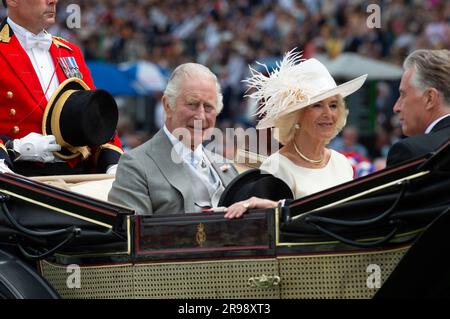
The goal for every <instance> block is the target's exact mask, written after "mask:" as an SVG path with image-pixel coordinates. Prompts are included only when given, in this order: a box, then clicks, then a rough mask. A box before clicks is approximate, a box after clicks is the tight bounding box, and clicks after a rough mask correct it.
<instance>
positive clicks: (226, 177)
mask: <svg viewBox="0 0 450 319" xmlns="http://www.w3.org/2000/svg"><path fill="white" fill-rule="evenodd" d="M204 151H205V155H206V157H208V160H209V162H210V163H211V165H212V166H213V168H214V170H215V171H216V172H217V175H219V177H220V180H221V181H222V185H223V186H224V187H226V186H227V185H228V184H229V183H230V182H231V181H232V180H233V178H235V177H236V176H237V175H238V174H239V173H238V172H237V170H236V168H235V167H234V166H233V165H232V164H230V163H227V161H226V160H225V158H223V157H222V156H219V155H217V154H214V153H212V152H211V151H209V150H207V149H204Z"/></svg>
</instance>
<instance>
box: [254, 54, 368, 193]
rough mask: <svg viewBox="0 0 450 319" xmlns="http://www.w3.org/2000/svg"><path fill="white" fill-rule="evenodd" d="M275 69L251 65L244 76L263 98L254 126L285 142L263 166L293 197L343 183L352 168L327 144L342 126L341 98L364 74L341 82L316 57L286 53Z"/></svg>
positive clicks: (342, 105)
mask: <svg viewBox="0 0 450 319" xmlns="http://www.w3.org/2000/svg"><path fill="white" fill-rule="evenodd" d="M277 66H278V68H277V69H276V70H275V71H273V72H272V73H270V74H269V76H264V75H263V74H261V73H259V72H257V71H255V70H253V69H252V77H250V78H249V79H247V80H246V82H247V83H248V84H249V87H250V88H253V89H254V90H255V91H254V92H253V93H252V94H250V95H249V96H250V97H251V98H255V99H257V100H258V101H259V102H260V103H261V107H260V109H259V111H258V115H260V116H262V119H261V121H260V122H259V123H258V125H257V129H265V128H270V127H272V128H275V130H274V137H275V138H276V139H277V140H278V141H279V142H280V144H282V145H283V147H282V148H281V149H280V150H279V151H278V152H276V153H275V154H272V155H271V156H270V157H269V158H268V159H266V160H265V161H264V162H263V164H262V165H261V169H262V170H266V171H268V172H269V173H271V174H273V175H275V176H276V177H278V178H281V179H282V180H284V181H285V182H286V183H287V184H288V185H289V186H290V187H291V189H292V192H293V194H294V198H300V197H303V196H307V195H309V194H312V193H316V192H319V191H321V190H323V189H326V188H330V187H333V186H336V185H338V184H341V183H344V182H347V181H349V180H351V179H352V178H353V170H352V167H351V165H350V163H349V162H348V161H347V159H346V157H345V156H344V155H342V154H340V153H338V152H336V151H334V150H331V149H328V148H326V145H327V144H328V143H329V142H330V140H331V139H332V138H334V137H335V136H336V135H337V134H338V133H339V131H340V130H341V129H342V128H343V127H344V126H345V123H346V119H347V114H348V110H347V109H346V107H345V103H344V100H343V98H344V97H346V96H347V95H350V94H352V93H353V92H355V91H356V90H358V89H359V88H360V87H361V86H362V85H363V83H364V81H365V79H366V77H367V75H362V76H360V77H358V78H356V79H354V80H352V81H349V82H346V83H344V84H341V85H339V86H338V85H336V82H335V81H334V79H333V78H332V76H331V75H330V73H329V72H328V70H327V68H326V67H325V66H324V65H323V64H322V63H320V62H319V61H318V60H316V59H308V60H301V59H300V55H299V54H298V53H294V52H293V51H290V52H288V53H287V54H286V55H285V57H284V58H283V60H282V62H281V63H280V64H278V65H277Z"/></svg>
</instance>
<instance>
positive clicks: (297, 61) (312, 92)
mask: <svg viewBox="0 0 450 319" xmlns="http://www.w3.org/2000/svg"><path fill="white" fill-rule="evenodd" d="M263 66H265V65H263ZM265 67H266V66H265ZM266 70H267V67H266ZM250 71H251V74H252V76H251V77H250V78H248V79H246V80H244V82H246V83H247V84H248V86H249V90H252V89H254V91H253V92H252V93H251V94H248V95H246V96H248V97H250V98H254V99H256V100H258V101H260V102H261V106H260V108H259V110H258V112H257V114H256V115H258V116H261V117H262V119H261V120H260V122H259V123H258V125H257V128H258V129H264V128H269V127H273V126H274V125H275V121H276V120H277V119H278V118H280V117H282V116H285V115H287V114H289V113H292V112H295V111H298V110H300V109H301V108H303V107H306V106H309V105H311V104H314V103H316V102H319V101H322V100H324V99H326V98H329V97H331V96H334V95H338V94H339V95H341V96H342V97H346V96H348V95H350V94H352V93H353V92H355V91H356V90H358V89H359V88H360V87H361V86H362V85H363V83H364V81H365V80H366V78H367V74H365V75H361V76H360V77H357V78H356V79H353V80H351V81H348V82H345V83H343V84H341V85H339V86H338V85H336V82H335V81H334V79H333V77H332V76H331V74H330V72H328V70H327V68H326V67H325V66H324V65H323V64H322V63H320V62H319V61H318V60H316V59H307V60H302V59H301V55H300V53H298V52H294V50H291V51H289V52H288V53H286V55H285V56H284V58H283V60H282V61H281V62H280V63H277V68H275V70H274V71H272V72H269V71H268V70H267V72H268V74H269V75H268V76H266V75H264V74H263V73H261V72H258V71H256V70H255V69H253V68H251V67H250Z"/></svg>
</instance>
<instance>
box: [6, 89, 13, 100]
mask: <svg viewBox="0 0 450 319" xmlns="http://www.w3.org/2000/svg"><path fill="white" fill-rule="evenodd" d="M13 96H14V94H13V92H11V91H8V92H6V98H7V99H12V98H13Z"/></svg>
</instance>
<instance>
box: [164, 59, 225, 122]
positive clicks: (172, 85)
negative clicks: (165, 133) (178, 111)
mask: <svg viewBox="0 0 450 319" xmlns="http://www.w3.org/2000/svg"><path fill="white" fill-rule="evenodd" d="M196 74H204V75H207V76H210V77H211V78H212V79H213V80H214V82H215V83H216V89H217V105H216V108H217V114H219V113H220V111H222V108H223V97H222V91H221V89H220V84H219V81H218V80H217V76H216V75H215V74H214V73H212V72H211V70H210V69H209V68H207V67H206V66H204V65H201V64H198V63H184V64H181V65H179V66H178V67H177V68H176V69H175V70H174V71H173V72H172V75H171V76H170V79H169V82H168V83H167V86H166V89H165V91H164V96H166V97H167V100H168V103H169V107H170V108H172V109H173V108H174V107H175V100H176V99H177V97H178V96H179V95H180V91H181V84H182V83H183V80H185V79H189V78H191V77H193V76H194V75H196Z"/></svg>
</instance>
